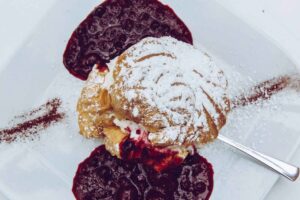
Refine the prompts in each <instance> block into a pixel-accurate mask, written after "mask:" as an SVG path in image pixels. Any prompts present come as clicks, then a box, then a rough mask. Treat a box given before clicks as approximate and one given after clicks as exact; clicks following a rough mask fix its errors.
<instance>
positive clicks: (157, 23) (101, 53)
mask: <svg viewBox="0 0 300 200" xmlns="http://www.w3.org/2000/svg"><path fill="white" fill-rule="evenodd" d="M149 36H152V37H161V36H172V37H174V38H176V39H178V40H181V41H184V42H187V43H190V44H192V42H193V40H192V35H191V33H190V31H189V29H188V28H187V27H186V25H185V24H184V23H183V22H182V21H181V20H180V19H179V18H178V17H177V15H176V14H175V13H174V11H173V10H172V9H171V8H170V7H168V6H166V5H163V4H162V3H161V2H159V1H158V0H106V1H104V2H103V3H102V4H100V5H99V6H98V7H96V8H95V9H94V11H92V12H91V13H90V14H89V15H88V17H87V18H86V19H85V20H84V21H83V22H82V23H81V24H80V25H79V26H78V28H76V30H75V31H74V32H73V34H72V36H71V38H70V40H69V42H68V45H67V48H66V50H65V53H64V58H63V60H64V65H65V66H66V68H67V69H68V70H69V72H70V73H71V74H73V75H74V76H76V77H78V78H80V79H82V80H86V79H87V77H88V74H89V73H90V71H91V70H92V67H93V66H94V64H98V65H99V66H106V63H108V62H109V61H110V60H112V59H113V58H115V57H116V56H118V55H120V54H121V53H122V52H124V51H125V50H126V49H127V48H128V47H130V46H132V45H134V44H136V43H137V42H139V41H140V40H141V39H143V38H145V37H149Z"/></svg>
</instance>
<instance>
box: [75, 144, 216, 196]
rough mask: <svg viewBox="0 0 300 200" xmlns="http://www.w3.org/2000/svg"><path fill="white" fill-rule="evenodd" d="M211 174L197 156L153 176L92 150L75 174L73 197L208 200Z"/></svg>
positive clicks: (143, 168)
mask: <svg viewBox="0 0 300 200" xmlns="http://www.w3.org/2000/svg"><path fill="white" fill-rule="evenodd" d="M212 189H213V170H212V166H211V164H210V163H208V162H207V160H206V159H205V158H203V157H201V156H200V155H199V154H194V155H189V156H188V157H187V158H185V160H184V161H183V163H182V164H181V165H178V166H174V167H170V168H168V169H166V170H164V171H162V172H160V173H159V172H156V171H155V170H154V169H152V168H151V167H148V166H146V165H144V164H141V163H139V162H130V161H124V160H120V159H118V158H117V157H114V156H111V154H110V153H109V152H108V151H106V150H105V147H104V146H100V147H98V148H96V149H95V150H94V151H93V152H92V153H91V155H90V156H89V157H88V158H87V159H86V160H85V161H83V162H82V163H81V164H80V165H79V167H78V170H77V173H76V176H75V178H74V183H73V193H74V195H75V197H76V199H77V200H90V199H118V200H122V199H134V200H143V199H168V200H173V199H174V200H175V199H181V200H183V199H186V200H189V199H202V200H207V199H209V197H210V195H211V192H212Z"/></svg>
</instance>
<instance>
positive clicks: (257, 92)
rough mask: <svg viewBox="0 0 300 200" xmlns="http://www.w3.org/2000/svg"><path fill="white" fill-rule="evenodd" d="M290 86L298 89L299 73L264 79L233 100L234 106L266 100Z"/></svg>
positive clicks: (299, 82) (299, 83) (299, 86)
mask: <svg viewBox="0 0 300 200" xmlns="http://www.w3.org/2000/svg"><path fill="white" fill-rule="evenodd" d="M286 88H290V89H293V90H296V91H298V90H300V89H299V88H300V75H299V74H295V75H286V76H280V77H276V78H273V79H270V80H267V81H264V82H262V83H260V84H258V85H256V86H254V87H253V88H251V89H250V90H249V92H248V93H247V94H242V95H241V96H239V97H237V98H236V100H234V101H233V105H234V107H240V106H246V105H249V104H253V103H256V102H259V101H262V100H268V99H270V98H271V97H272V96H273V95H275V94H277V93H279V92H281V91H282V90H284V89H286Z"/></svg>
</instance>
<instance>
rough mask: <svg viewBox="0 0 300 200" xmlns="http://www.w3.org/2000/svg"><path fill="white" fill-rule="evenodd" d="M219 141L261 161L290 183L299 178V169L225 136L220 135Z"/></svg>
mask: <svg viewBox="0 0 300 200" xmlns="http://www.w3.org/2000/svg"><path fill="white" fill-rule="evenodd" d="M218 139H219V140H221V141H222V142H224V143H226V144H228V145H230V146H232V147H235V148H236V149H238V150H240V151H242V152H244V153H246V154H247V155H249V156H251V157H252V158H254V159H256V160H258V161H260V162H261V163H262V164H264V165H265V166H267V167H268V168H270V169H272V170H273V171H275V172H277V173H279V174H281V175H282V176H284V177H285V178H287V179H289V180H290V181H295V180H296V179H297V178H298V177H299V167H296V166H294V165H291V164H288V163H286V162H283V161H281V160H278V159H276V158H272V157H270V156H267V155H264V154H262V153H260V152H257V151H255V150H253V149H251V148H249V147H246V146H244V145H242V144H239V143H238V142H235V141H234V140H232V139H229V138H227V137H225V136H223V135H219V136H218Z"/></svg>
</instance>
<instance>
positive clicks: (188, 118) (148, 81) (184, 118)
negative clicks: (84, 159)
mask: <svg viewBox="0 0 300 200" xmlns="http://www.w3.org/2000/svg"><path fill="white" fill-rule="evenodd" d="M227 84H228V83H227V79H226V77H225V75H224V72H223V71H222V70H220V69H219V68H218V67H217V66H216V64H215V63H214V62H213V61H212V59H211V58H210V57H209V56H208V55H207V54H206V53H203V52H202V51H200V50H197V49H196V48H194V47H193V46H192V45H189V44H187V43H184V42H180V41H178V40H176V39H174V38H171V37H161V38H151V37H148V38H145V39H143V40H142V41H140V42H139V43H137V44H136V45H134V46H132V47H130V48H129V49H128V50H126V51H125V52H124V53H123V54H121V55H120V56H119V57H118V58H117V59H115V60H114V61H112V62H111V63H110V65H109V69H106V70H102V71H100V70H99V68H98V66H97V65H95V66H94V68H93V70H92V72H91V73H90V75H89V77H88V80H87V82H86V84H85V87H84V88H83V90H82V93H81V97H80V99H79V101H78V106H77V110H78V113H79V127H80V133H81V134H82V135H84V136H86V137H101V136H106V141H107V142H106V144H109V145H107V146H111V145H113V147H109V148H107V149H108V150H109V151H111V152H112V153H113V155H119V152H118V145H117V144H119V143H120V141H122V139H124V138H126V137H131V138H132V137H136V138H139V139H141V137H140V135H138V134H136V132H137V131H139V132H143V133H146V134H143V138H142V139H143V140H145V141H147V142H150V143H151V145H153V146H159V147H172V148H173V147H174V146H178V147H188V146H190V145H199V144H205V143H207V142H209V141H212V140H213V139H215V138H216V137H217V135H218V132H219V130H220V129H221V128H222V127H223V126H224V124H225V123H226V115H227V113H228V112H229V110H230V102H229V98H228V97H227ZM111 135H112V136H111ZM111 149H115V150H111Z"/></svg>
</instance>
